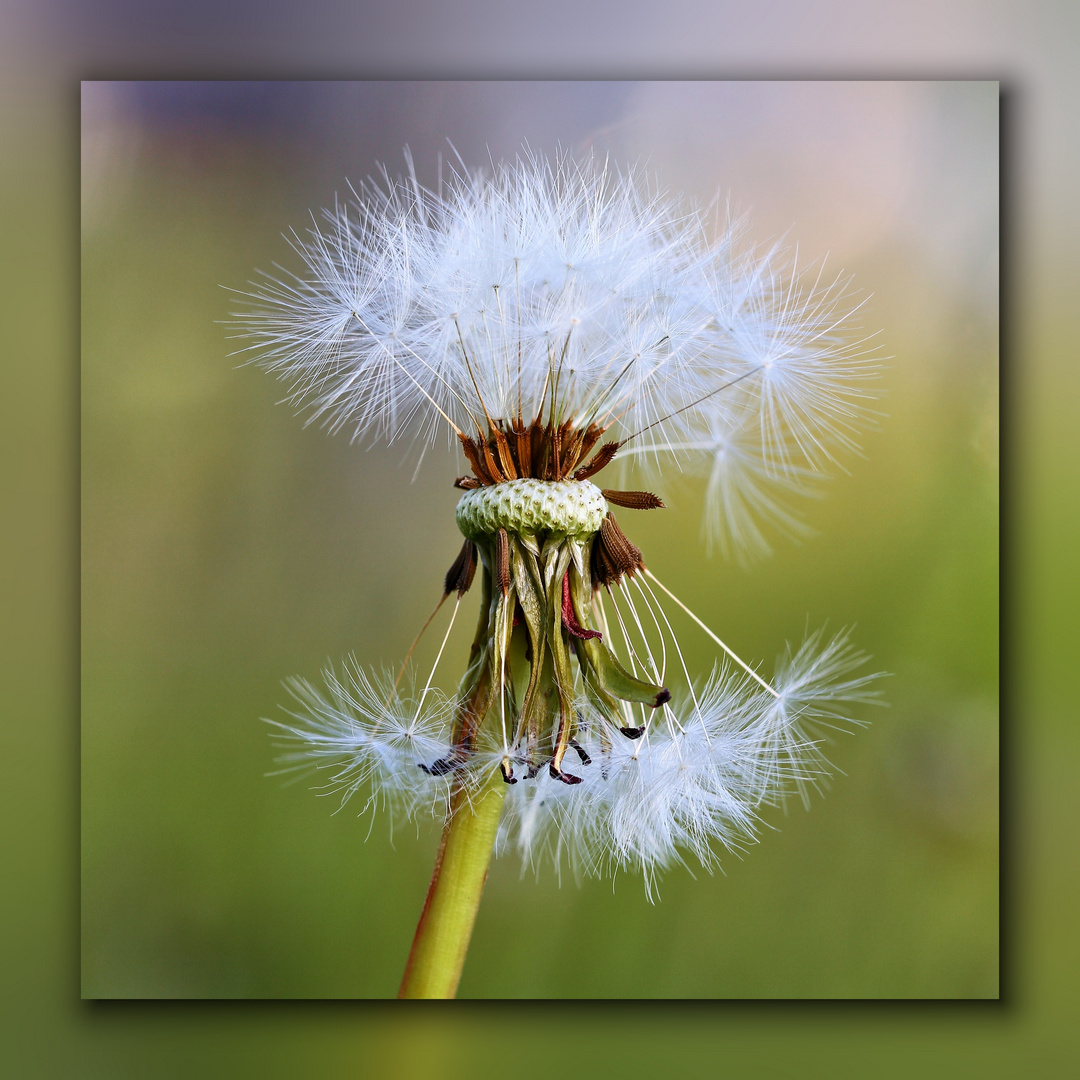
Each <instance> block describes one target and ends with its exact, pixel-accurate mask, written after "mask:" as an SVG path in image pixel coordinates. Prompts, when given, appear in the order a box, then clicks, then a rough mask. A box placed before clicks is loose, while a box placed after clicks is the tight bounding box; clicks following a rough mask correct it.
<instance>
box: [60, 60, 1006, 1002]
mask: <svg viewBox="0 0 1080 1080" xmlns="http://www.w3.org/2000/svg"><path fill="white" fill-rule="evenodd" d="M81 113H82V129H81V139H82V184H81V209H82V261H81V304H82V323H81V327H82V329H81V344H82V434H81V439H82V612H81V620H82V646H81V647H82V774H81V784H82V787H81V804H82V805H81V810H82V813H81V859H82V863H81V946H82V949H81V987H82V994H83V995H84V996H85V997H87V998H354V997H365V998H366V997H386V996H392V995H393V994H394V993H395V992H396V988H397V984H398V980H399V979H400V974H401V969H402V965H403V963H404V959H405V956H406V955H407V952H408V948H409V944H410V942H411V937H412V933H413V930H414V928H415V923H416V919H417V917H418V915H419V911H420V907H421V905H422V902H423V897H424V893H425V890H426V887H427V881H428V877H429V875H430V872H431V866H432V861H433V857H434V852H435V846H436V843H437V839H438V837H437V829H435V828H434V827H428V826H423V827H420V828H419V829H416V828H413V827H406V828H404V829H397V830H395V831H394V832H393V834H391V831H390V829H389V824H388V822H387V821H386V820H385V819H383V818H381V817H377V818H376V819H375V820H374V821H372V820H371V818H370V817H366V816H365V817H358V816H357V815H358V812H359V810H360V809H361V806H362V800H357V801H355V802H354V803H352V804H350V805H348V806H346V807H345V808H344V809H343V810H341V811H340V812H338V813H336V814H334V813H333V811H334V810H335V809H336V808H337V801H336V799H335V798H333V797H330V798H319V797H317V794H316V793H314V792H313V791H312V790H311V786H310V784H309V783H306V782H301V783H298V784H294V785H292V786H285V785H283V784H282V782H281V779H280V778H274V777H269V778H268V777H267V775H266V774H267V773H268V772H270V771H271V770H272V769H273V767H274V765H273V758H274V751H273V747H272V740H271V738H270V736H269V732H268V730H267V726H266V725H265V724H263V723H262V722H261V720H260V718H261V717H272V716H275V715H280V711H279V707H280V705H281V704H282V703H283V702H284V701H285V700H286V698H285V694H284V691H283V690H282V688H281V685H280V682H281V679H282V678H283V677H285V676H287V675H291V674H303V675H306V676H308V677H314V676H316V675H317V674H318V672H319V670H320V669H321V667H322V666H323V665H324V664H325V663H326V662H327V660H328V659H329V660H334V661H336V660H338V659H339V658H341V657H342V656H344V655H345V654H346V653H349V652H355V653H356V654H357V656H358V657H359V658H360V659H361V661H362V662H364V663H367V664H370V665H376V666H377V665H391V664H393V663H394V661H395V659H397V658H399V657H401V656H402V655H403V654H404V652H405V650H406V649H407V648H408V645H409V643H410V641H411V640H412V638H413V636H414V634H415V632H416V630H417V628H418V627H419V625H420V624H421V623H422V621H423V619H424V618H425V617H426V615H427V613H428V611H429V610H430V607H431V605H432V603H433V600H434V599H435V598H436V596H437V594H438V590H439V588H440V582H441V577H442V574H443V572H444V571H445V569H446V566H448V565H449V563H450V562H451V561H452V559H453V557H454V555H455V554H456V552H457V549H458V546H459V540H456V539H455V537H456V530H455V526H454V521H453V507H454V505H455V502H456V495H457V493H456V492H455V491H454V490H453V489H452V487H451V486H450V483H451V480H452V478H453V477H454V476H455V475H458V474H459V473H460V471H461V466H460V465H459V463H458V462H456V461H455V460H454V459H453V458H452V457H443V456H441V455H439V454H429V455H428V456H427V458H426V460H425V462H424V464H423V467H422V469H421V470H420V472H419V474H418V475H417V476H416V477H415V479H414V478H413V465H414V464H415V454H413V453H410V452H409V449H408V448H395V449H393V450H390V451H388V450H386V449H384V448H380V447H367V446H363V445H355V444H353V445H350V443H349V442H348V441H347V439H346V438H344V437H340V436H339V437H328V436H326V435H325V434H324V433H323V432H321V431H319V430H317V429H315V428H304V427H303V425H302V422H301V420H299V419H298V418H297V417H295V416H293V415H292V414H291V413H290V411H289V410H288V408H286V407H284V406H281V405H278V404H276V403H277V401H278V399H279V398H280V397H281V395H282V388H281V386H280V385H278V384H276V383H274V382H273V381H272V380H271V379H269V378H268V377H267V376H265V375H263V374H261V373H260V372H258V371H257V370H255V369H253V368H250V367H240V366H237V360H236V358H230V356H229V352H230V349H231V347H232V346H231V344H230V342H229V340H228V329H227V327H226V326H224V325H222V323H223V321H224V320H227V319H228V315H229V312H230V311H232V310H235V309H236V307H237V301H236V299H235V297H233V296H232V295H231V294H230V293H229V292H228V291H227V290H228V289H230V288H231V289H243V288H245V287H246V282H247V281H248V280H249V279H251V278H252V277H254V276H255V274H254V271H255V268H256V267H259V268H262V269H272V267H273V264H274V263H278V262H280V263H281V264H283V265H284V266H285V267H286V268H290V267H291V268H294V269H296V268H298V264H297V260H296V257H295V255H294V254H293V253H292V252H291V251H290V249H289V247H288V245H287V244H286V242H285V240H284V239H283V238H282V236H281V233H282V232H284V231H286V230H288V229H290V228H296V229H298V230H302V229H304V228H305V226H306V224H307V222H308V221H309V213H310V212H312V211H314V212H315V213H318V211H319V210H320V209H321V208H322V207H324V206H326V205H329V204H330V203H332V201H333V199H334V197H335V194H345V193H346V191H347V187H346V181H347V180H349V179H352V180H353V181H358V180H361V179H363V178H364V177H365V176H367V175H368V174H371V173H373V172H374V171H375V170H376V169H377V167H378V165H379V164H380V163H385V164H386V165H387V167H388V168H389V169H390V170H391V172H397V171H399V170H400V169H401V168H402V167H403V158H402V148H403V147H404V146H405V145H406V144H407V145H408V146H409V148H410V149H411V151H412V154H413V157H414V159H415V161H416V165H417V171H418V173H419V176H420V179H421V180H422V181H426V182H429V183H433V182H434V181H435V178H436V174H437V167H438V158H439V155H440V154H441V155H442V156H443V157H444V158H445V157H447V156H448V155H450V154H452V153H453V151H452V150H451V149H450V146H449V145H448V142H447V140H449V142H450V143H452V145H453V147H454V148H455V149H456V151H457V152H458V153H460V155H461V156H462V158H463V159H464V160H465V162H466V163H468V164H469V165H471V166H482V165H483V164H484V163H485V162H486V161H488V160H489V157H490V158H492V159H495V160H499V159H502V158H505V157H512V156H514V155H515V154H516V153H517V152H518V151H519V150H520V148H521V147H522V145H523V143H525V142H527V143H528V145H529V146H530V147H532V148H533V149H536V150H540V151H543V152H548V153H550V152H552V151H554V150H555V149H556V148H557V147H560V146H561V147H563V148H568V149H571V150H573V151H575V152H589V151H591V152H594V153H599V154H608V153H610V154H611V155H612V157H613V158H614V159H615V160H616V161H618V162H624V163H634V162H638V163H642V164H644V165H645V166H646V167H647V168H648V169H649V170H650V171H651V172H653V173H654V174H655V175H656V176H657V177H658V178H659V180H660V182H661V183H662V184H664V185H665V186H667V187H669V188H671V189H672V190H674V191H681V192H685V193H687V194H688V195H690V196H691V197H693V198H695V199H696V200H698V201H700V202H706V201H708V200H709V199H711V198H712V197H713V196H714V195H715V194H716V193H717V192H719V193H720V194H721V196H730V197H731V199H732V200H733V202H734V203H735V204H736V205H738V206H740V207H741V208H744V209H747V210H749V211H750V212H751V214H752V218H753V221H754V226H753V230H752V232H753V235H754V236H756V237H757V238H759V239H760V240H761V241H763V242H764V241H768V240H771V239H776V238H778V237H780V236H781V235H784V236H786V237H787V239H788V240H789V242H790V243H792V244H796V243H797V244H798V246H799V250H800V254H801V257H802V258H804V259H812V258H815V257H821V256H825V255H827V256H828V265H829V266H831V267H832V268H833V269H834V270H836V271H839V270H840V269H843V270H845V271H847V272H849V273H851V274H852V275H853V277H854V283H855V285H856V287H857V288H858V289H860V290H862V292H863V293H864V294H869V300H868V303H867V304H866V306H865V308H864V309H863V322H864V325H865V326H866V327H867V328H868V329H871V330H873V329H879V328H880V329H881V330H882V334H881V336H880V338H879V342H880V345H879V352H880V354H881V355H883V356H886V357H888V360H887V365H886V372H885V377H884V379H883V381H882V389H883V397H882V400H881V403H880V408H881V411H882V413H883V414H884V415H883V418H882V420H881V423H880V425H879V427H878V428H877V429H876V430H872V431H870V432H869V433H868V434H867V436H866V438H865V440H864V449H865V457H864V458H852V459H850V460H848V461H847V462H846V465H847V468H848V470H849V472H848V474H847V475H843V474H838V475H837V476H835V477H834V478H833V480H832V481H831V482H830V483H829V485H828V487H827V490H826V492H825V496H824V497H823V498H822V499H820V500H817V501H815V502H813V503H812V504H810V505H809V506H807V507H806V510H807V514H806V516H807V520H808V521H809V523H810V525H811V526H812V528H813V530H814V531H813V535H811V536H810V537H809V538H807V539H805V540H803V541H801V542H800V543H798V544H793V543H790V542H788V541H785V540H783V539H780V540H778V541H777V543H776V545H775V550H774V553H773V555H772V556H771V557H769V558H766V559H762V560H759V561H757V562H755V563H754V564H753V565H752V566H750V567H749V568H742V567H740V566H738V565H735V564H729V563H726V562H724V561H723V560H722V559H721V558H720V557H719V555H718V554H713V555H712V556H709V555H708V554H707V553H706V550H705V546H704V544H703V543H701V541H700V510H701V489H700V486H699V485H696V484H695V483H694V482H693V481H691V480H687V479H685V478H680V477H674V476H673V477H671V478H670V483H669V486H666V487H665V488H664V490H663V491H662V492H660V493H661V494H662V495H663V496H664V498H665V499H666V500H667V501H668V503H669V506H670V507H671V509H669V510H668V511H667V512H665V514H664V515H656V518H655V519H653V520H648V519H646V520H640V519H638V520H635V521H634V523H633V525H634V533H633V538H634V539H635V541H636V542H638V543H639V544H640V546H641V547H642V548H643V549H644V550H645V552H646V554H647V557H648V559H649V562H650V566H651V567H653V568H654V569H655V570H656V572H657V573H658V574H659V576H660V577H661V579H663V580H665V582H667V583H668V584H670V585H671V586H672V587H673V588H674V590H675V591H676V592H677V593H679V594H681V595H683V596H684V597H693V603H694V606H695V607H696V609H697V611H698V613H699V614H701V615H703V616H704V617H705V618H706V620H707V621H708V622H709V623H710V624H711V625H712V626H713V627H714V628H716V629H717V630H718V631H719V632H720V633H721V635H722V636H723V637H725V639H726V640H727V641H729V643H731V644H732V645H733V646H734V647H735V648H736V649H737V650H738V651H739V652H740V654H741V655H743V656H746V657H750V658H757V659H762V660H764V661H765V662H766V669H768V668H769V667H770V665H771V662H772V659H773V658H774V657H775V656H776V654H777V653H778V652H779V651H780V650H781V648H782V647H783V645H784V643H785V641H788V640H794V641H797V640H799V639H800V638H801V636H802V634H803V631H804V628H805V627H806V626H807V625H809V626H810V627H811V628H814V627H817V626H819V625H821V624H822V623H825V622H828V623H829V624H830V625H831V626H833V627H835V628H839V627H840V626H846V625H854V626H855V627H856V630H855V637H856V640H857V642H858V643H859V644H860V645H861V646H862V647H863V648H865V649H866V650H867V651H869V652H870V653H872V654H873V656H874V660H873V666H874V667H875V668H876V669H879V670H886V671H888V672H891V673H892V675H891V678H890V679H889V680H888V681H887V683H886V684H884V687H883V688H884V691H885V696H886V698H887V700H888V708H886V709H866V710H863V711H861V712H860V716H861V718H862V719H865V720H867V721H870V726H869V727H867V728H865V729H861V730H856V731H854V732H853V733H852V734H848V735H842V736H839V737H838V738H837V739H836V741H835V743H834V745H833V746H832V748H831V751H830V757H831V759H832V760H833V762H834V763H835V765H836V767H837V774H836V776H835V779H834V781H833V783H832V785H831V790H829V791H828V793H827V794H826V796H825V797H824V798H817V799H815V800H814V803H813V806H812V808H811V811H810V812H809V813H807V812H805V811H804V810H803V808H802V807H801V806H800V805H798V804H793V805H792V806H790V807H789V808H788V810H787V812H786V813H785V812H783V811H780V810H778V811H776V812H772V813H769V814H768V815H767V816H766V823H767V826H768V828H767V829H766V830H765V832H764V834H763V840H762V843H760V844H759V845H757V846H755V847H753V848H751V849H750V851H749V852H748V853H747V854H746V855H745V857H743V858H737V857H735V856H732V855H726V856H724V857H723V858H722V871H721V872H719V873H716V874H715V875H713V876H709V875H708V874H704V873H701V872H697V873H696V877H692V876H691V875H690V874H689V873H687V872H686V871H685V870H683V869H678V868H676V869H673V870H672V871H670V872H669V873H668V874H667V875H666V876H665V877H664V879H663V880H662V883H661V887H660V896H661V900H660V902H659V903H658V904H656V905H651V904H649V903H648V902H647V900H646V897H645V893H644V889H643V888H642V886H641V883H640V881H639V880H638V879H636V878H633V877H632V876H623V877H620V878H619V879H618V880H616V881H615V882H614V883H612V882H611V881H610V880H588V881H585V882H583V883H581V884H580V885H578V884H576V883H574V882H573V880H572V879H565V880H564V881H563V882H562V884H561V886H560V884H559V882H558V881H557V880H556V878H555V875H554V874H553V873H552V872H551V870H550V869H549V868H546V869H544V870H542V872H541V873H540V875H539V879H537V878H536V877H535V876H534V875H532V874H531V873H529V874H526V875H525V876H524V877H522V875H521V873H520V867H519V866H518V865H517V864H516V863H515V862H514V861H513V860H512V859H510V858H505V859H501V860H499V861H497V862H496V863H495V864H494V866H493V870H492V873H491V875H490V878H489V881H488V885H487V890H486V893H485V897H484V900H483V904H482V906H481V911H480V917H479V920H478V924H477V930H476V934H475V937H474V940H473V945H472V949H471V951H470V955H469V959H468V962H467V965H466V969H465V974H464V978H463V980H462V984H461V988H460V994H461V996H463V997H486V998H520V997H535V998H569V997H574V998H576V997H582V998H619V999H630V1000H640V999H650V998H667V997H675V998H748V999H758V998H797V999H802V998H933V999H938V998H994V997H996V996H997V995H998V992H999V981H998V973H999V887H998V881H999V878H998V870H999V867H998V839H999V837H998V791H999V773H998V748H999V739H998V648H999V644H998V638H999V625H998V600H999V596H998V573H999V561H998V526H999V508H998V485H999V473H998V416H999V386H998V349H999V338H998V323H999V302H998V284H999V266H998V249H999V239H1000V237H999V194H1000V193H999V86H998V84H997V83H996V82H993V81H959V82H925V81H908V82H860V81H853V82H767V83H765V82H710V83H703V82H702V83H698V82H648V83H630V82H602V83H545V82H523V83H500V82H450V83H430V82H364V83H355V82H335V83H318V82H296V83H245V82H240V83H219V82H185V83H175V82H154V83H145V82H144V83H134V82H102V81H90V82H86V83H84V84H83V86H82V95H81ZM223 286H224V288H223ZM469 600H471V601H472V604H473V605H475V597H470V598H469ZM469 610H470V612H471V610H472V608H471V607H470V609H469ZM471 621H472V620H471V614H470V615H469V616H468V617H466V618H465V619H464V621H463V625H465V626H466V630H465V631H463V632H462V634H461V635H460V638H459V639H458V640H457V641H456V642H455V643H454V646H453V649H452V653H451V655H450V656H449V658H448V659H449V663H447V662H446V661H444V666H443V668H442V670H443V671H444V672H448V673H451V672H456V671H457V670H458V669H460V667H461V661H462V660H463V658H464V655H465V653H466V651H467V646H468V638H469V632H468V631H469V629H471ZM682 640H683V642H684V644H685V645H686V646H688V652H689V657H688V658H689V659H690V661H691V664H692V667H693V666H696V667H697V668H699V669H701V668H707V667H708V666H710V664H711V660H712V652H711V651H710V648H709V643H708V642H707V641H705V640H703V639H700V638H699V637H696V636H695V635H694V634H693V632H692V631H691V630H686V631H685V632H684V633H683V634H682ZM437 643H438V641H437V637H436V638H435V639H434V640H432V641H430V642H428V643H427V645H426V646H425V647H424V648H426V649H427V652H425V651H424V649H423V648H422V649H421V651H420V654H419V656H420V659H419V666H420V667H423V666H424V660H425V657H426V656H427V655H428V654H429V653H432V652H433V650H434V648H435V646H436V645H437Z"/></svg>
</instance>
